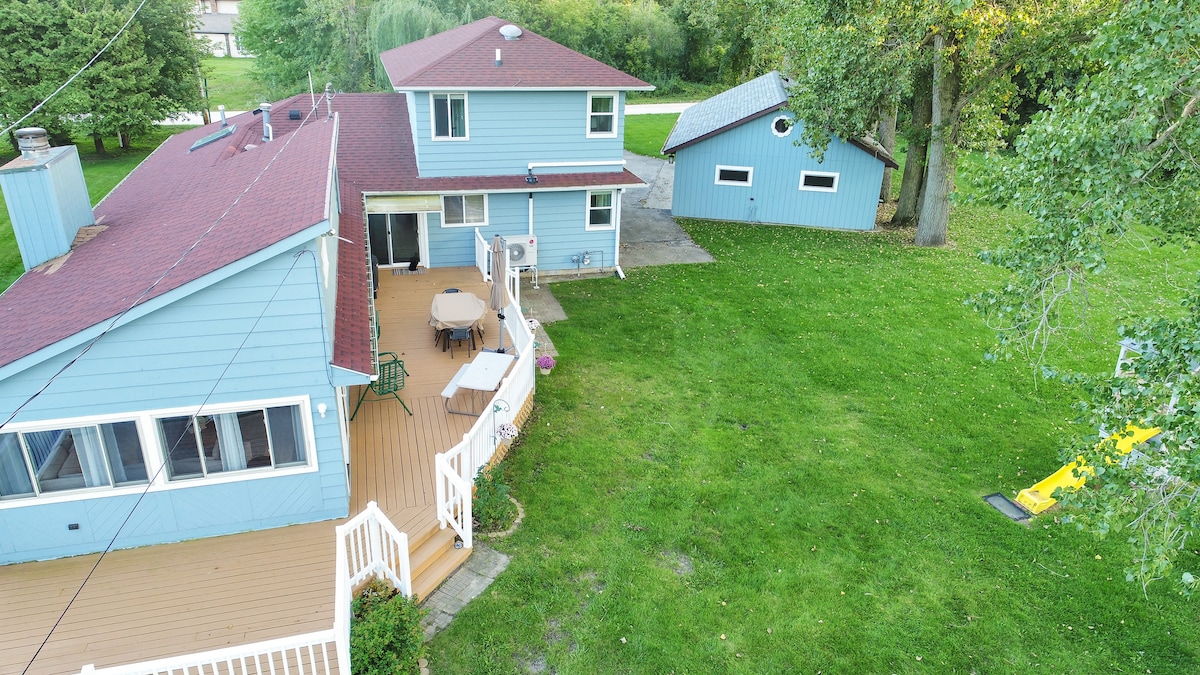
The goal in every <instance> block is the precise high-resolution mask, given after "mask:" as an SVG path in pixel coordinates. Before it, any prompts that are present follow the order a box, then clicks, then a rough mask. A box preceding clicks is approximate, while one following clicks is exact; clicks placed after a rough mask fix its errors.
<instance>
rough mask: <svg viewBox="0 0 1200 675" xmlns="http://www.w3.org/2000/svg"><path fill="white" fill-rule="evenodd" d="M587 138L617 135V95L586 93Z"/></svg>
mask: <svg viewBox="0 0 1200 675" xmlns="http://www.w3.org/2000/svg"><path fill="white" fill-rule="evenodd" d="M587 135H588V138H611V137H614V136H616V135H617V95H616V94H588V131H587Z"/></svg>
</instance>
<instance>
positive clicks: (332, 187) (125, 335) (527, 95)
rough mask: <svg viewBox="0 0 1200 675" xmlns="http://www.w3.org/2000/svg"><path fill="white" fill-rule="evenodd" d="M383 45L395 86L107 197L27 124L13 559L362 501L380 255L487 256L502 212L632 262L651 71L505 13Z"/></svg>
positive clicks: (4, 467)
mask: <svg viewBox="0 0 1200 675" xmlns="http://www.w3.org/2000/svg"><path fill="white" fill-rule="evenodd" d="M382 60H383V64H384V66H385V68H386V69H387V72H388V74H389V76H390V78H391V80H392V83H393V86H394V87H395V90H396V91H395V92H393V93H383V94H342V95H337V96H332V95H327V96H325V97H323V98H321V99H317V100H316V101H315V105H314V102H313V100H312V99H310V96H309V94H303V95H300V96H296V97H293V98H291V99H287V100H285V101H280V102H277V103H275V104H274V105H273V106H272V105H267V104H264V105H263V106H262V108H261V109H260V110H259V111H255V113H256V114H250V113H246V114H244V115H241V116H238V117H234V118H231V119H229V120H221V121H217V122H213V123H212V124H210V125H207V126H204V127H201V128H198V129H194V130H189V131H186V132H183V133H181V134H178V135H175V136H173V137H171V138H170V139H168V140H167V141H166V142H165V143H164V144H163V145H162V146H161V147H159V148H158V149H157V150H156V151H155V152H154V153H152V154H151V155H150V156H149V157H148V158H147V159H146V160H145V161H144V162H143V163H142V165H140V166H139V167H138V168H137V169H136V170H135V171H134V172H133V173H131V174H130V175H129V176H128V177H127V178H126V179H125V180H124V181H123V182H122V183H121V184H120V185H119V186H118V187H117V188H115V189H114V190H113V191H112V192H111V193H110V194H109V195H108V196H106V197H105V198H104V199H103V200H102V201H101V202H100V203H99V204H98V205H97V206H96V207H95V208H94V209H92V208H90V203H91V202H90V199H89V195H88V194H87V189H86V186H85V184H84V181H83V176H82V172H81V169H80V164H79V160H78V156H77V154H76V152H75V149H74V147H63V148H51V147H49V145H48V144H47V143H46V140H45V134H44V132H40V133H39V132H38V131H31V132H28V133H23V139H22V143H23V148H24V150H23V154H22V156H21V157H20V158H18V159H15V160H13V161H11V162H9V163H8V164H6V165H5V166H3V167H0V184H2V186H3V189H4V195H5V199H6V201H7V204H8V207H9V211H10V214H11V215H12V219H13V228H14V231H15V233H16V236H17V241H18V244H19V247H20V250H21V255H22V260H23V261H24V265H25V269H26V272H25V274H24V275H23V276H22V277H21V278H20V279H19V280H18V281H17V282H16V283H14V284H13V285H12V286H11V287H10V288H9V289H7V290H6V291H4V293H3V294H0V564H6V563H13V562H20V561H30V560H42V559H50V558H56V557H63V556H70V555H76V554H82V553H89V552H95V551H101V550H104V549H105V548H106V547H107V546H108V545H109V543H110V541H111V540H112V539H113V536H114V534H115V533H116V532H118V530H119V531H120V532H121V537H120V540H119V542H118V544H117V545H118V547H121V548H129V547H136V546H144V545H149V544H159V543H166V542H173V541H180V540H185V539H194V538H199V537H207V536H215V535H222V534H229V533H237V532H246V531H253V530H259V529H265V528H273V527H279V526H284V525H289V524H294V523H304V522H313V521H320V520H329V519H336V518H342V517H345V516H347V515H348V514H349V511H350V504H351V477H352V467H350V466H349V462H350V436H351V432H350V428H351V425H350V420H349V418H350V414H349V413H350V410H349V407H350V406H351V405H352V404H353V403H354V401H353V399H352V397H353V395H354V394H357V390H355V389H353V388H355V387H360V386H362V385H366V384H368V383H369V382H371V381H372V380H373V378H374V377H375V376H376V373H377V369H378V363H377V361H378V349H379V347H378V344H377V342H376V340H377V339H378V335H379V333H378V328H377V326H376V325H375V321H376V317H377V316H378V313H377V308H376V307H375V306H374V300H373V298H372V289H371V284H372V282H371V278H372V276H371V271H370V261H371V259H372V258H373V259H374V261H375V262H377V263H378V265H379V266H380V267H383V268H385V269H386V268H389V267H392V268H397V272H400V271H402V268H410V267H411V268H414V269H415V270H416V271H420V270H421V269H430V268H451V267H461V268H472V272H474V268H479V267H480V263H479V258H478V257H477V256H478V255H479V252H480V242H482V241H484V240H485V239H486V241H488V242H490V240H491V237H492V235H493V234H500V235H503V236H504V237H505V238H507V239H508V240H509V241H510V243H514V244H521V249H523V251H522V252H523V254H524V256H525V257H523V258H520V259H514V260H513V261H512V264H513V265H516V266H520V267H529V268H532V267H536V268H539V269H541V270H568V269H569V270H574V269H576V268H577V266H580V265H582V261H583V259H584V258H588V259H590V260H591V261H592V263H593V266H598V267H600V268H616V267H617V266H618V265H619V264H620V260H619V246H620V226H621V197H622V192H623V190H624V189H626V188H629V187H636V186H640V185H642V183H641V181H640V180H639V179H637V178H636V176H634V175H633V174H632V173H630V172H629V171H628V170H626V169H625V168H624V162H623V160H622V147H623V134H624V124H623V113H624V103H625V93H626V92H627V91H629V90H644V89H649V88H651V87H649V85H647V84H646V83H644V82H641V81H640V80H637V79H636V78H633V77H630V76H628V75H626V74H624V73H621V72H620V71H617V70H615V69H613V68H610V67H608V66H605V65H604V64H601V63H599V62H597V61H594V60H593V59H590V58H587V57H585V56H583V55H581V54H578V53H576V52H573V51H571V50H569V49H566V48H565V47H562V46H560V45H558V44H555V43H553V42H551V41H549V40H547V39H545V38H542V37H540V36H538V35H535V34H532V33H529V32H525V31H522V30H521V29H519V28H517V27H515V26H512V25H509V24H507V23H506V22H504V21H501V20H500V19H497V18H495V17H490V18H487V19H483V20H481V21H477V22H475V23H472V24H469V25H467V26H462V27H460V28H456V29H453V30H451V31H448V32H446V33H442V34H440V35H436V36H433V37H430V38H428V39H426V40H422V41H420V42H417V43H413V44H411V45H407V46H404V47H400V48H397V49H394V50H391V51H389V52H387V53H385V54H384V55H383V57H382ZM258 113H261V114H258ZM484 269H486V266H485V267H484ZM389 276H390V275H389ZM376 283H378V282H376ZM518 314H519V313H518ZM515 320H516V321H518V322H519V323H520V325H522V326H523V325H524V324H523V321H521V320H520V318H519V316H518V317H516V319H515ZM506 325H507V324H506ZM421 340H422V342H425V341H426V337H425V336H424V335H422V337H421ZM527 342H529V343H531V342H532V340H528V341H527ZM530 349H531V348H530ZM522 363H523V361H522ZM409 365H410V368H411V366H412V364H411V363H410V364H409ZM454 367H457V366H454ZM427 372H428V370H427ZM532 372H533V371H532V365H530V366H529V373H530V374H529V378H530V379H529V381H530V382H532ZM447 379H449V376H447ZM445 384H446V382H445V381H442V382H439V383H437V390H440V389H441V388H442V387H443V386H445ZM530 391H531V390H530ZM439 401H440V399H439ZM514 403H516V404H517V405H518V406H520V405H521V401H519V400H518V401H514ZM472 476H473V473H471V474H470V475H469V476H467V480H468V481H469V480H470V478H471V477H472ZM135 505H136V508H135ZM130 514H132V515H130ZM439 515H440V512H439ZM126 517H129V518H130V520H129V521H128V522H126V520H125V519H126ZM434 522H435V523H436V522H437V518H436V517H435V518H434ZM468 525H469V524H468ZM443 527H444V523H443Z"/></svg>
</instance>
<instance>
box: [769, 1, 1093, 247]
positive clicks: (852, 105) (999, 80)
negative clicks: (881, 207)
mask: <svg viewBox="0 0 1200 675" xmlns="http://www.w3.org/2000/svg"><path fill="white" fill-rule="evenodd" d="M1109 4H1111V0H1048V1H1038V0H923V1H921V2H915V3H914V2H910V1H908V0H874V1H872V0H807V1H806V2H801V3H797V4H796V5H795V7H794V8H793V10H792V12H790V13H789V15H788V17H787V23H788V30H787V31H786V36H787V54H788V56H789V58H790V59H791V60H790V62H789V63H788V74H789V75H790V76H791V77H792V79H793V80H794V82H795V87H794V89H793V90H792V92H791V98H790V101H789V107H790V108H791V109H792V110H793V112H795V114H796V116H797V117H798V118H799V119H801V120H803V122H804V124H805V130H804V134H803V141H804V142H805V143H808V144H809V145H810V146H812V147H813V148H815V149H816V152H817V155H818V156H820V155H821V153H823V152H824V150H825V148H826V147H827V146H828V143H829V139H830V138H831V134H832V135H836V136H838V137H840V138H858V137H861V136H864V135H867V134H869V133H870V132H871V131H872V130H873V129H874V126H875V124H876V122H877V121H878V120H879V119H880V118H881V117H882V116H883V115H885V114H886V113H887V112H888V111H890V110H891V109H892V108H894V107H895V106H896V105H898V103H899V101H900V99H901V98H902V97H903V96H904V95H905V94H906V93H908V92H910V91H911V92H912V93H913V100H914V102H917V101H921V100H922V99H921V98H920V97H923V96H924V93H925V92H924V89H925V87H928V91H929V96H930V99H931V101H932V105H931V116H930V127H929V131H928V134H929V141H928V159H927V167H926V171H925V176H926V178H925V181H924V186H923V189H922V193H923V197H922V199H921V200H920V208H919V216H918V219H917V234H916V243H917V245H919V246H940V245H942V244H944V243H945V241H946V229H947V225H948V223H949V216H950V196H951V194H952V193H953V191H954V173H955V166H956V159H957V154H958V152H959V151H960V150H961V149H963V148H972V147H986V146H989V145H994V144H996V143H998V142H999V126H1000V125H999V122H998V115H999V113H1000V112H1001V111H1002V110H1003V104H1004V101H1005V100H1006V99H1008V98H1010V95H1011V91H1012V88H1013V84H1012V76H1013V75H1014V74H1015V73H1017V72H1020V71H1032V72H1035V73H1045V72H1049V71H1051V70H1053V68H1054V66H1055V65H1056V63H1057V61H1058V60H1059V59H1061V58H1065V57H1067V56H1069V49H1068V48H1069V46H1070V45H1071V44H1072V42H1074V41H1076V40H1078V39H1079V36H1082V35H1084V34H1085V27H1086V26H1088V25H1089V23H1088V21H1090V20H1094V16H1095V13H1096V11H1097V10H1098V9H1099V8H1100V7H1102V6H1107V5H1109ZM926 68H928V69H929V72H930V73H931V77H930V79H929V80H928V84H926V82H927V81H926V80H925V79H924V78H920V77H917V74H918V73H923V72H925V69H926ZM918 87H919V88H920V89H921V91H918ZM912 133H913V134H914V135H917V136H922V135H923V133H924V132H923V130H920V129H914V130H913V131H912ZM914 161H918V162H919V161H921V160H920V158H915V159H914ZM909 196H910V198H911V194H910V195H909Z"/></svg>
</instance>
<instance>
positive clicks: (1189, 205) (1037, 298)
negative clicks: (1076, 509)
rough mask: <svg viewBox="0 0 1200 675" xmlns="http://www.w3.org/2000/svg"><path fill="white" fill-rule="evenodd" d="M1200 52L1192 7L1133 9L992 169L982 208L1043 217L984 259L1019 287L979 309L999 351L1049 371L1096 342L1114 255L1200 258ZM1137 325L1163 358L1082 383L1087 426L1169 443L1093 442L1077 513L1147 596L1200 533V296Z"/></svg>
mask: <svg viewBox="0 0 1200 675" xmlns="http://www.w3.org/2000/svg"><path fill="white" fill-rule="evenodd" d="M1198 53H1200V7H1197V6H1196V4H1195V3H1188V2H1157V1H1154V0H1136V1H1133V2H1127V3H1123V4H1122V5H1121V6H1120V8H1119V9H1118V10H1117V11H1115V12H1114V13H1113V14H1112V15H1111V16H1110V17H1109V18H1108V20H1107V21H1105V22H1104V24H1103V25H1102V26H1100V28H1099V29H1098V30H1097V31H1096V33H1095V35H1094V39H1092V40H1091V42H1090V44H1088V45H1087V46H1086V48H1084V49H1083V50H1082V52H1081V57H1082V58H1084V59H1086V63H1087V69H1086V76H1085V78H1084V79H1083V81H1082V82H1081V83H1080V85H1079V87H1078V89H1072V90H1064V91H1063V92H1062V93H1060V94H1059V95H1057V96H1054V97H1053V98H1052V99H1051V100H1050V109H1049V110H1048V111H1046V112H1045V113H1042V114H1040V115H1038V116H1037V117H1036V118H1035V119H1034V121H1033V123H1032V124H1030V125H1029V127H1028V128H1027V129H1026V131H1025V133H1024V135H1023V136H1022V137H1021V138H1020V139H1019V140H1018V141H1017V144H1016V151H1017V154H1016V157H1015V158H1013V159H1012V160H1011V161H999V160H998V161H996V162H995V168H994V171H993V172H992V174H991V176H990V179H989V185H988V186H987V188H986V189H985V190H984V191H983V195H984V197H985V198H986V199H988V200H989V201H992V202H994V203H997V204H1001V205H1005V206H1011V207H1013V208H1014V209H1015V210H1017V211H1020V212H1024V213H1027V214H1029V215H1031V216H1032V218H1031V219H1020V220H1017V221H1016V222H1015V223H1014V225H1013V226H1012V227H1011V228H1010V230H1009V239H1008V241H1007V242H1006V243H1005V244H1004V245H1002V246H997V247H995V248H993V249H991V250H989V251H987V252H986V253H985V254H984V256H983V257H984V260H986V261H988V262H991V263H993V264H995V265H997V266H999V267H1001V268H1003V269H1004V270H1006V271H1007V273H1008V275H1009V276H1008V278H1007V280H1006V282H1005V283H1004V284H1002V285H998V286H997V287H995V288H993V289H991V290H988V291H986V292H984V293H981V294H979V295H977V296H976V297H975V299H974V302H975V306H976V307H977V308H978V309H979V310H980V311H981V312H982V313H983V314H984V315H985V316H986V318H987V319H988V321H989V323H990V324H991V325H992V326H994V327H995V328H997V329H999V330H1000V344H999V349H1000V352H1001V353H1003V354H1005V355H1021V356H1024V357H1025V358H1027V359H1029V360H1030V361H1032V362H1034V363H1040V362H1042V361H1044V360H1045V354H1046V350H1047V349H1048V348H1049V347H1050V346H1051V345H1052V344H1053V343H1054V342H1056V341H1060V340H1063V339H1064V338H1065V337H1066V336H1067V335H1068V334H1070V333H1071V332H1072V331H1073V330H1076V329H1088V328H1089V326H1090V324H1089V323H1088V322H1085V321H1084V318H1085V317H1086V316H1087V314H1088V312H1089V311H1090V303H1089V302H1088V297H1089V295H1090V294H1091V289H1093V288H1094V287H1095V285H1096V284H1097V282H1098V281H1099V280H1100V279H1102V278H1103V277H1102V275H1101V273H1102V272H1105V271H1106V270H1107V269H1108V268H1109V267H1110V266H1111V265H1113V264H1114V263H1115V262H1119V261H1115V260H1114V259H1113V256H1112V255H1111V253H1110V250H1109V249H1110V247H1111V246H1112V245H1113V244H1112V242H1114V241H1120V240H1122V239H1124V238H1129V237H1134V238H1136V239H1138V240H1140V241H1143V242H1144V239H1146V238H1149V239H1151V240H1152V241H1157V242H1158V243H1165V242H1168V241H1172V240H1173V241H1176V242H1179V243H1183V244H1185V245H1189V244H1193V243H1194V242H1195V240H1196V238H1197V236H1198V235H1200V192H1197V190H1196V189H1195V187H1196V185H1197V184H1200V166H1198V165H1197V161H1196V157H1197V156H1198V155H1197V153H1198V152H1200V123H1197V120H1196V116H1195V113H1196V109H1197V107H1198V104H1200V93H1198V89H1197V84H1198V83H1197V79H1196V73H1197V71H1198V70H1200V57H1198V56H1197V54H1198ZM1147 253H1148V251H1146V250H1139V251H1137V252H1136V253H1134V254H1133V255H1137V256H1146V255H1147ZM1180 314H1182V316H1180ZM1126 325H1127V327H1126V328H1124V329H1123V335H1127V336H1129V337H1132V338H1134V339H1136V340H1138V341H1140V342H1144V343H1147V344H1149V345H1152V346H1153V353H1152V354H1143V355H1142V358H1141V359H1140V360H1139V361H1138V364H1137V367H1136V371H1135V372H1136V375H1135V378H1134V379H1131V380H1121V379H1113V378H1086V377H1077V378H1074V379H1080V380H1082V381H1083V382H1084V383H1086V384H1087V388H1086V391H1087V392H1088V394H1089V398H1088V400H1087V402H1086V404H1085V406H1084V419H1085V420H1086V421H1087V422H1088V423H1089V424H1093V425H1097V426H1100V425H1103V427H1104V428H1107V429H1121V428H1124V426H1125V424H1127V423H1135V424H1142V425H1146V424H1151V425H1154V426H1158V427H1161V428H1162V429H1163V432H1164V433H1163V438H1164V442H1163V443H1162V444H1161V445H1160V446H1159V447H1158V448H1157V449H1156V450H1155V451H1153V452H1147V453H1145V456H1143V457H1141V458H1139V459H1137V460H1136V461H1130V462H1127V463H1125V464H1122V465H1120V466H1118V467H1112V466H1108V465H1107V464H1105V463H1103V462H1102V458H1101V455H1102V454H1103V453H1104V450H1103V449H1102V450H1094V449H1093V448H1092V444H1093V442H1094V441H1095V440H1096V437H1094V436H1092V437H1090V438H1089V437H1086V436H1085V437H1083V438H1080V439H1079V440H1078V441H1077V443H1076V448H1075V449H1076V450H1078V451H1080V452H1082V453H1083V454H1085V455H1087V456H1089V457H1092V458H1094V459H1098V460H1100V463H1098V464H1097V466H1099V467H1101V469H1102V470H1101V471H1098V472H1097V473H1098V475H1097V477H1096V480H1095V481H1094V483H1089V484H1090V485H1093V486H1094V489H1089V490H1087V491H1084V492H1081V493H1077V494H1076V495H1072V496H1070V501H1073V502H1075V503H1076V504H1078V505H1080V506H1083V507H1085V510H1084V512H1083V514H1081V516H1080V517H1079V518H1078V519H1077V522H1078V523H1080V524H1082V525H1083V526H1085V527H1086V528H1088V529H1089V530H1091V531H1094V532H1096V533H1098V534H1107V533H1109V532H1117V531H1120V532H1121V534H1122V536H1123V537H1125V538H1127V539H1128V540H1129V541H1130V543H1131V544H1132V545H1133V550H1132V558H1133V564H1132V567H1131V576H1133V577H1134V578H1137V579H1139V580H1140V581H1142V582H1143V583H1147V582H1149V581H1150V580H1153V579H1156V578H1160V577H1162V576H1164V575H1165V574H1166V573H1167V571H1168V570H1169V569H1170V567H1171V565H1172V562H1173V561H1174V560H1175V559H1176V558H1177V557H1178V556H1179V555H1181V554H1182V553H1183V551H1185V550H1188V547H1187V543H1188V540H1189V538H1190V537H1191V536H1193V535H1195V534H1197V533H1198V532H1200V529H1198V528H1200V519H1198V517H1197V515H1196V514H1197V511H1196V508H1197V499H1198V497H1197V491H1198V487H1197V486H1198V485H1200V483H1198V482H1197V480H1198V479H1200V476H1198V475H1197V471H1196V467H1197V465H1198V463H1200V450H1198V449H1197V447H1198V444H1200V428H1197V426H1196V425H1197V419H1198V418H1197V416H1196V413H1197V412H1200V408H1198V407H1197V403H1198V399H1197V396H1196V391H1195V390H1194V389H1193V387H1194V386H1195V385H1194V380H1195V377H1194V375H1193V374H1192V373H1191V370H1190V369H1191V368H1193V367H1194V366H1195V363H1197V362H1200V361H1197V360H1196V356H1195V355H1194V354H1193V352H1194V349H1195V347H1194V345H1195V344H1197V341H1200V316H1198V312H1197V301H1196V298H1195V297H1194V296H1193V297H1190V298H1189V299H1188V300H1187V301H1186V302H1185V303H1184V305H1183V311H1182V312H1180V311H1179V310H1177V309H1176V310H1166V311H1164V310H1162V309H1158V308H1153V309H1150V308H1145V309H1143V310H1142V312H1140V313H1139V314H1131V316H1130V317H1129V320H1128V321H1127V324H1126ZM1174 397H1178V401H1177V402H1176V404H1175V405H1174V406H1173V407H1172V406H1166V407H1164V406H1165V405H1166V404H1167V403H1169V402H1170V401H1171V399H1172V398H1174ZM1071 452H1074V450H1072V451H1071ZM1193 548H1194V547H1193ZM1181 578H1182V579H1183V580H1184V581H1183V586H1184V588H1185V590H1190V589H1191V588H1192V587H1194V583H1195V577H1194V575H1193V574H1188V576H1187V577H1186V578H1183V577H1181ZM1186 579H1191V580H1192V581H1191V582H1190V583H1189V582H1187V581H1186Z"/></svg>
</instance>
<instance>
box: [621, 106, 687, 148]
mask: <svg viewBox="0 0 1200 675" xmlns="http://www.w3.org/2000/svg"><path fill="white" fill-rule="evenodd" d="M677 119H679V114H678V113H663V114H657V115H628V116H626V117H625V149H626V150H628V151H630V152H633V153H636V154H639V155H646V156H647V157H659V158H662V157H663V154H662V152H660V151H661V150H662V147H663V141H665V140H666V138H667V134H669V133H671V127H673V126H675V120H677Z"/></svg>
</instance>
